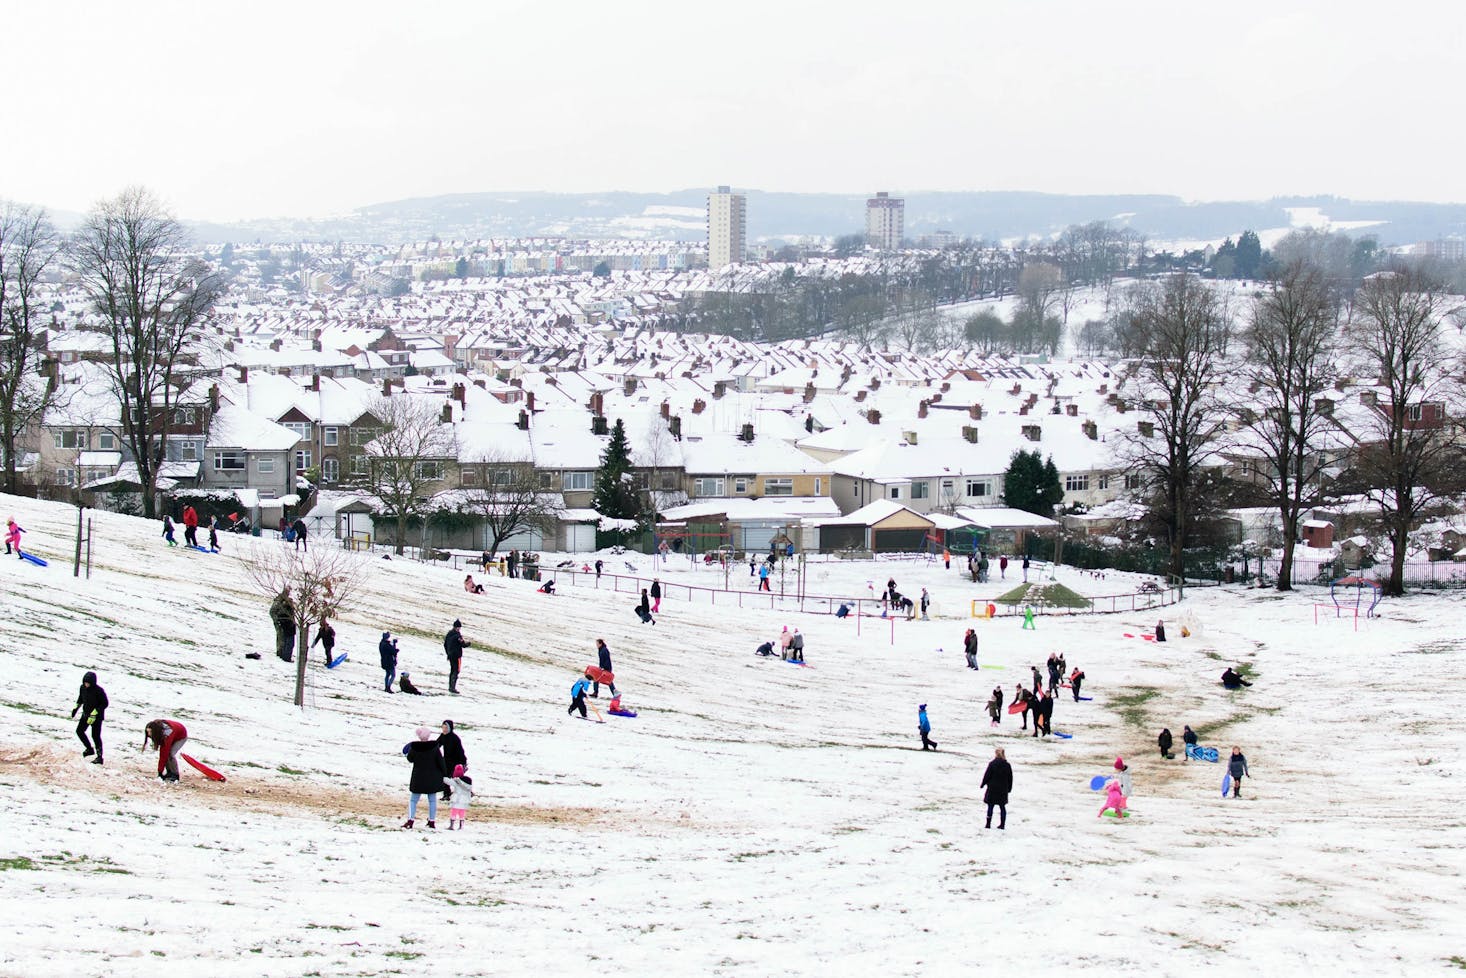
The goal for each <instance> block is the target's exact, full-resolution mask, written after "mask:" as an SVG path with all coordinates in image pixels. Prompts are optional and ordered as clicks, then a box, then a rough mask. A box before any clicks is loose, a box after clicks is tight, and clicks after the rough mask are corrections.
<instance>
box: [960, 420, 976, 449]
mask: <svg viewBox="0 0 1466 978" xmlns="http://www.w3.org/2000/svg"><path fill="white" fill-rule="evenodd" d="M962 437H963V438H965V439H967V440H968V441H970V442H972V443H973V444H974V445H976V444H977V429H976V428H974V427H973V426H972V425H970V424H966V425H963V426H962Z"/></svg>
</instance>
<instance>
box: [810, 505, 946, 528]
mask: <svg viewBox="0 0 1466 978" xmlns="http://www.w3.org/2000/svg"><path fill="white" fill-rule="evenodd" d="M902 510H905V511H906V512H908V513H910V514H911V515H912V516H915V517H917V518H918V519H921V520H924V521H926V522H928V523H930V522H932V520H931V517H930V516H927V515H925V514H923V513H918V512H917V511H916V510H914V509H912V508H911V507H909V506H902V505H901V504H900V503H897V502H892V501H891V500H889V499H877V500H876V501H875V502H873V503H867V504H866V505H864V506H862V507H860V508H859V509H857V510H856V511H855V512H853V513H850V514H848V515H846V516H842V517H840V518H839V519H831V520H825V522H826V523H829V524H851V525H855V526H874V525H875V524H877V523H879V522H881V521H882V520H887V519H890V518H891V517H892V516H895V515H896V514H897V513H899V512H901V511H902Z"/></svg>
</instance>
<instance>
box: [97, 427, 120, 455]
mask: <svg viewBox="0 0 1466 978" xmlns="http://www.w3.org/2000/svg"><path fill="white" fill-rule="evenodd" d="M97 450H98V451H101V452H115V451H117V436H116V435H114V434H113V433H112V432H110V431H99V432H97Z"/></svg>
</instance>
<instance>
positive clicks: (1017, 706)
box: [1008, 702, 1025, 713]
mask: <svg viewBox="0 0 1466 978" xmlns="http://www.w3.org/2000/svg"><path fill="white" fill-rule="evenodd" d="M1024 705H1025V704H1023V703H1022V702H1018V703H1013V704H1010V705H1009V707H1008V712H1009V713H1022V712H1023V707H1024Z"/></svg>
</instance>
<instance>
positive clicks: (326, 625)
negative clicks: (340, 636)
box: [311, 618, 336, 666]
mask: <svg viewBox="0 0 1466 978" xmlns="http://www.w3.org/2000/svg"><path fill="white" fill-rule="evenodd" d="M318 644H319V645H320V647H321V651H322V652H324V653H326V665H328V666H329V665H330V664H331V650H332V649H334V648H335V647H336V629H334V628H332V627H331V623H330V622H329V621H327V620H326V619H324V618H322V619H321V627H320V628H319V629H318V630H317V631H316V638H315V641H314V642H311V648H315V647H316V645H318Z"/></svg>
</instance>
